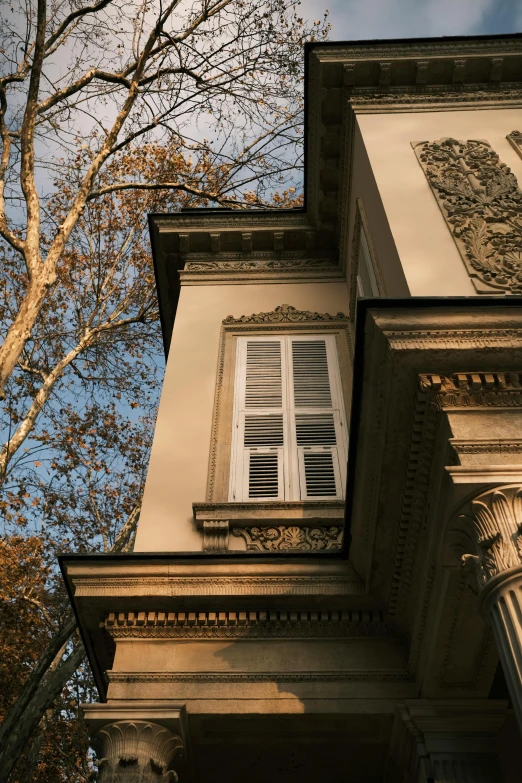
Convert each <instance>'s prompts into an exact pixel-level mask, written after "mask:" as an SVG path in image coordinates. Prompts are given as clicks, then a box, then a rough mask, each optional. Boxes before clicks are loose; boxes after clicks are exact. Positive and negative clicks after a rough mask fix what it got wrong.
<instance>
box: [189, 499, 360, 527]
mask: <svg viewBox="0 0 522 783" xmlns="http://www.w3.org/2000/svg"><path fill="white" fill-rule="evenodd" d="M192 510H193V512H194V519H195V521H196V524H201V523H202V522H203V521H204V520H205V519H225V520H227V521H228V522H230V524H231V525H240V524H245V525H249V524H251V523H252V522H254V521H255V522H257V521H259V519H260V514H261V517H262V519H263V520H266V519H269V520H270V521H271V522H275V521H276V520H280V521H282V522H286V521H287V520H292V524H295V525H298V524H300V523H302V524H304V525H306V524H308V523H310V522H311V521H313V523H314V524H317V523H318V521H319V520H320V521H321V522H324V523H325V524H327V523H331V522H332V520H336V519H344V510H345V501H344V500H256V501H251V502H238V503H236V502H225V503H211V502H205V503H193V504H192Z"/></svg>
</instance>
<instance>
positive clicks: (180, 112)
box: [0, 0, 326, 779]
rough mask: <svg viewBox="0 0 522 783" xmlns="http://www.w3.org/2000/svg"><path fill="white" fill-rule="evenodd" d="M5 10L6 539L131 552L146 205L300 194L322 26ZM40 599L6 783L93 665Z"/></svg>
mask: <svg viewBox="0 0 522 783" xmlns="http://www.w3.org/2000/svg"><path fill="white" fill-rule="evenodd" d="M4 8H5V11H4V12H3V14H4V18H3V19H2V24H1V27H0V58H1V60H0V61H2V66H1V69H0V74H1V75H0V252H1V253H2V257H3V261H4V276H3V280H2V281H1V283H2V286H3V288H2V297H1V299H0V324H1V326H0V334H1V335H2V339H3V342H2V344H1V346H0V397H2V398H3V400H4V414H5V433H4V439H3V440H4V443H3V446H1V447H0V486H1V488H2V490H3V492H4V495H3V497H2V498H1V499H0V512H2V515H3V520H4V530H5V529H6V526H7V527H9V526H10V528H11V529H15V530H16V529H19V530H20V531H22V533H23V531H25V530H26V529H27V528H28V527H29V528H30V530H31V533H32V535H35V534H36V535H37V536H39V540H40V541H41V542H42V545H43V546H44V548H46V549H47V551H48V553H51V554H53V553H55V552H56V551H57V550H59V549H67V548H74V549H77V548H83V549H92V548H98V549H101V550H104V551H126V550H128V549H129V548H131V547H132V540H133V535H134V531H135V527H136V522H137V518H138V515H139V507H140V499H141V490H142V484H143V474H144V471H143V464H144V463H145V462H146V455H147V449H148V445H149V441H150V434H151V426H150V423H149V422H148V420H147V417H148V416H151V415H153V414H154V406H155V402H156V398H155V395H154V394H153V393H151V392H150V389H151V388H152V387H153V385H154V384H152V383H151V381H152V380H153V379H154V378H155V377H156V376H155V369H154V361H155V359H156V354H157V346H158V344H159V340H158V313H157V307H156V302H155V296H154V290H153V275H152V269H151V265H150V254H149V252H148V247H147V243H146V235H145V226H144V213H145V212H146V211H147V210H152V209H178V208H179V207H180V206H198V205H209V204H219V205H226V206H231V207H236V208H242V207H244V206H259V205H264V204H265V203H266V202H267V201H271V199H272V196H273V193H274V190H275V189H279V190H284V189H285V188H287V187H288V186H289V185H292V184H294V178H295V173H296V171H297V170H298V169H299V166H300V165H301V155H302V150H301V147H300V143H301V136H300V129H301V124H300V123H301V110H302V99H301V82H302V76H303V74H302V60H303V56H302V44H303V42H304V41H305V40H310V39H313V38H318V37H322V36H324V35H325V33H326V25H325V23H324V21H317V22H313V23H312V24H311V25H307V24H305V22H304V21H303V20H302V19H301V18H300V17H299V16H298V13H297V9H298V0H262V1H261V2H247V1H246V0H221V1H220V2H218V1H217V0H200V2H194V3H192V2H190V1H188V0H187V1H182V0H172V1H171V2H170V3H164V2H163V0H135V1H134V2H132V1H131V2H127V1H125V2H124V1H123V0H99V2H93V3H92V4H87V3H85V2H82V0H55V1H54V2H53V1H52V0H51V2H49V3H47V2H46V0H26V2H25V3H24V2H23V3H22V4H21V5H20V6H16V5H12V6H9V5H7V6H4ZM277 203H278V204H280V205H281V206H287V205H288V203H289V202H288V200H287V199H286V197H285V196H283V198H279V199H278V200H277ZM122 395H123V398H122ZM147 395H148V396H147ZM79 401H81V404H80V402H79ZM120 403H121V405H120V408H118V405H119V404H120ZM121 406H123V407H124V408H125V411H127V413H128V411H129V410H131V411H135V412H137V413H140V414H141V419H139V420H138V419H136V420H133V419H132V417H131V416H130V415H127V413H125V414H124V413H122V409H121ZM115 455H116V456H115ZM118 455H119V459H120V461H119V462H118ZM122 460H123V462H122ZM44 467H46V469H47V472H46V473H45V474H43V473H42V471H43V469H44ZM44 593H45V591H44ZM34 596H35V594H34V593H33V592H31V591H29V592H27V591H24V592H23V594H22V596H21V599H20V600H22V601H23V602H26V603H28V604H31V606H33V608H35V611H37V612H38V616H39V617H40V618H41V627H42V628H43V629H45V630H43V631H42V635H41V637H39V642H38V645H37V647H36V648H35V649H38V650H42V651H41V653H40V652H39V653H38V655H40V658H39V660H37V662H36V663H35V664H34V665H33V667H32V671H31V673H30V675H29V676H28V677H26V680H25V684H24V686H23V688H21V692H20V695H19V697H18V699H16V700H15V701H14V702H12V701H11V702H10V706H11V707H12V710H11V712H10V714H9V715H8V717H7V718H6V720H5V722H4V724H3V726H2V730H1V740H2V756H1V757H0V769H1V770H2V772H1V775H2V778H1V779H7V777H5V778H4V777H3V776H5V775H7V776H9V774H10V771H12V770H13V769H14V768H15V765H16V763H17V760H18V759H19V757H20V754H21V752H22V750H23V748H24V747H26V746H27V745H28V744H29V743H30V738H31V735H32V733H33V732H34V731H35V728H36V727H37V726H38V724H39V722H40V721H41V720H42V718H43V716H44V715H45V713H46V711H48V710H49V709H50V705H51V704H52V702H53V699H54V698H55V697H56V695H57V694H58V693H60V692H61V691H62V689H63V687H64V685H65V683H66V681H67V679H68V678H69V676H70V674H71V673H72V672H73V671H74V670H75V668H76V667H77V665H78V663H79V662H80V661H81V660H82V659H83V650H82V648H81V643H80V642H79V640H78V639H77V638H76V636H75V625H74V622H72V621H71V620H70V619H69V618H67V617H66V618H65V619H64V618H63V616H59V613H58V614H56V615H53V614H52V612H50V611H49V606H46V605H45V601H44V600H42V601H40V606H39V607H37V606H36V604H35V600H36V599H35V597H34ZM49 600H51V601H52V600H54V599H53V598H52V596H51V598H49ZM42 640H43V641H42ZM42 644H43V647H42ZM30 657H31V656H29V658H30ZM28 660H29V659H28ZM33 755H34V754H33ZM78 779H81V776H80V778H78Z"/></svg>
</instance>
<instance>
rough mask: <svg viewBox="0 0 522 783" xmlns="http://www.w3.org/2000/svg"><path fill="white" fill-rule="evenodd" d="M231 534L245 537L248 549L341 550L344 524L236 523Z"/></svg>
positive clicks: (274, 550)
mask: <svg viewBox="0 0 522 783" xmlns="http://www.w3.org/2000/svg"><path fill="white" fill-rule="evenodd" d="M232 535H234V536H236V537H240V538H243V540H244V541H245V542H246V548H247V552H281V551H313V552H315V551H320V550H323V551H331V552H334V551H340V550H341V548H342V543H343V527H338V526H334V525H330V526H325V527H301V526H298V525H289V526H288V525H278V526H277V527H273V526H269V527H244V528H241V527H236V528H234V529H233V530H232Z"/></svg>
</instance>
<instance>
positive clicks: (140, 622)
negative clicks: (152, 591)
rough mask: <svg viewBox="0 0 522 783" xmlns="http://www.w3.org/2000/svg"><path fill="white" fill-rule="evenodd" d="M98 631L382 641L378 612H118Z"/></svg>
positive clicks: (382, 619) (386, 630)
mask: <svg viewBox="0 0 522 783" xmlns="http://www.w3.org/2000/svg"><path fill="white" fill-rule="evenodd" d="M103 627H104V628H105V630H106V631H107V633H108V634H109V635H110V636H111V637H112V638H114V639H126V638H147V639H179V638H189V639H216V638H223V639H271V638H273V639H278V638H295V639H305V638H332V639H336V638H352V637H375V636H388V635H390V634H392V633H393V627H392V625H390V624H389V622H388V620H387V619H386V616H385V614H384V613H383V612H380V611H353V610H352V611H348V610H343V611H340V610H331V611H327V610H322V611H317V610H312V611H296V610H288V611H280V610H278V611H259V610H255V611H225V612H220V611H216V612H208V611H204V612H126V613H125V612H120V613H118V614H116V613H111V614H109V615H108V616H107V617H106V619H105V622H104V623H103Z"/></svg>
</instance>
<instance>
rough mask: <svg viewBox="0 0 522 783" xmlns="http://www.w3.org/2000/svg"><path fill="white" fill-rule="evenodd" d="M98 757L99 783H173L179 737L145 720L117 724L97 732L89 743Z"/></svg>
mask: <svg viewBox="0 0 522 783" xmlns="http://www.w3.org/2000/svg"><path fill="white" fill-rule="evenodd" d="M92 746H93V748H94V750H95V752H96V755H97V756H98V757H99V761H98V776H99V778H98V779H99V781H100V783H158V782H159V781H165V783H176V781H177V780H178V775H177V773H176V772H175V771H174V769H173V764H174V758H175V756H176V754H177V753H179V752H180V751H181V750H182V749H183V742H182V740H181V737H179V736H178V735H177V734H173V733H172V732H171V731H169V729H167V728H165V727H164V726H161V725H159V724H157V723H153V722H150V721H147V720H139V719H137V720H132V721H131V720H119V721H116V722H114V723H108V724H106V725H105V726H103V728H101V729H99V730H98V731H97V732H96V734H95V735H94V737H93V739H92Z"/></svg>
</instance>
